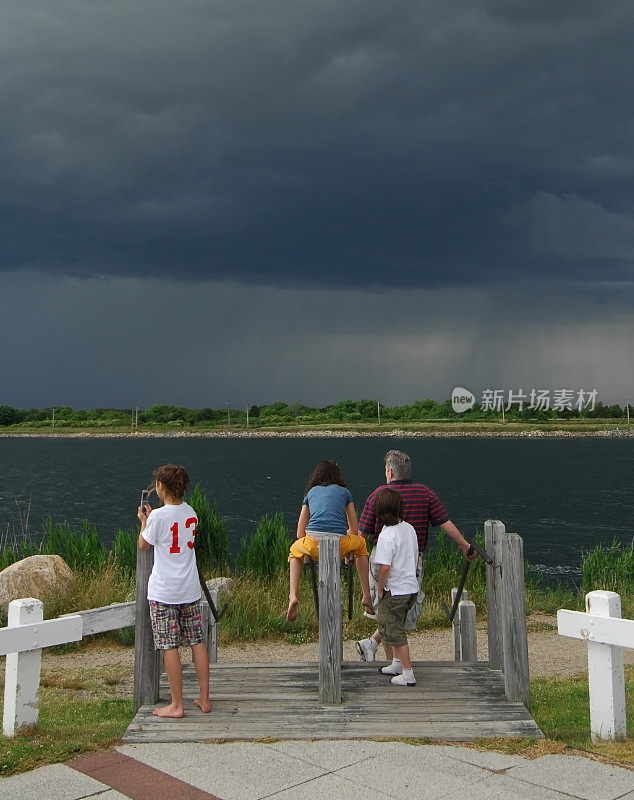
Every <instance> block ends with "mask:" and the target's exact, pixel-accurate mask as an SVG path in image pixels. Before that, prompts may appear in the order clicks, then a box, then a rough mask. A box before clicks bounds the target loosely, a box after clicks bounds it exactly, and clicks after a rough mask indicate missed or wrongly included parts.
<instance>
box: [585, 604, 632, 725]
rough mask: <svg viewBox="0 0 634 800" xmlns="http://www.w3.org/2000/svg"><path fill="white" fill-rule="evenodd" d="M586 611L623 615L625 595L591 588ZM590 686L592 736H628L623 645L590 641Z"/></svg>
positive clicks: (605, 615)
mask: <svg viewBox="0 0 634 800" xmlns="http://www.w3.org/2000/svg"><path fill="white" fill-rule="evenodd" d="M586 611H587V612H588V613H589V614H597V615H598V616H600V617H620V616H621V598H620V597H619V595H618V594H616V593H615V592H590V593H589V594H587V595H586ZM588 687H589V692H590V735H591V736H592V739H593V740H594V739H615V738H617V737H621V736H622V737H625V736H627V721H626V717H625V671H624V668H623V648H622V647H615V646H614V645H609V644H601V643H600V642H588Z"/></svg>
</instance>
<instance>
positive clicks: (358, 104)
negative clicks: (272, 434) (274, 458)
mask: <svg viewBox="0 0 634 800" xmlns="http://www.w3.org/2000/svg"><path fill="white" fill-rule="evenodd" d="M632 41H634V5H633V4H631V3H630V2H627V1H626V0H615V1H613V0H601V2H596V1H595V0H592V1H590V0H556V2H553V0H480V2H476V1H475V0H443V2H437V0H434V1H433V2H432V1H431V0H419V2H413V1H412V0H407V2H405V0H390V2H387V0H385V1H384V2H376V1H375V0H337V2H330V1H329V0H321V1H320V2H317V3H309V2H304V0H267V2H262V0H231V1H230V2H224V0H216V1H214V0H205V1H203V0H184V1H183V2H167V1H166V0H162V1H161V2H157V0H152V2H149V0H136V2H135V1H134V0H133V1H132V2H129V0H126V2H121V1H120V0H110V2H108V3H101V2H93V0H35V1H34V2H29V3H20V2H13V1H11V0H6V1H5V2H2V3H1V4H0V66H1V70H2V72H1V74H2V79H1V80H0V98H1V108H2V118H1V119H2V121H1V122H0V175H1V176H2V189H1V194H0V242H1V247H0V336H1V337H2V347H1V349H0V404H3V403H5V404H9V405H14V406H20V407H32V406H51V405H71V406H73V407H76V408H80V407H83V408H89V407H98V406H101V407H103V406H117V407H132V406H139V407H145V406H148V405H151V404H153V403H159V402H165V403H175V404H179V405H188V406H190V407H201V406H215V407H221V406H223V405H224V404H225V403H229V404H230V405H232V406H234V407H243V406H245V405H247V404H264V403H268V402H272V401H274V400H284V401H286V402H289V403H290V402H296V401H299V402H303V403H306V404H309V405H316V406H320V405H325V404H327V403H331V402H337V401H338V400H341V399H345V398H352V399H359V398H361V397H370V398H376V399H380V400H381V401H382V402H384V403H386V404H389V405H395V404H402V403H410V402H413V401H414V400H417V399H423V398H425V397H432V398H434V399H437V400H443V399H446V398H448V397H449V395H450V392H451V390H452V388H453V387H454V386H464V387H468V388H470V389H471V390H472V391H474V392H475V393H476V394H477V393H478V392H480V391H482V390H483V389H484V388H503V389H515V390H517V389H519V388H523V389H524V390H530V389H531V388H544V387H549V388H552V389H556V388H564V387H567V388H572V389H580V388H597V389H598V391H599V395H600V399H602V400H604V401H605V402H618V403H620V404H623V403H624V402H625V400H626V399H627V398H629V399H630V401H632V399H633V398H634V387H633V384H632V374H633V371H634V370H633V368H634V356H633V355H632V342H633V341H634V270H633V263H634V152H633V143H634V88H633V82H632V75H633V74H634V57H633V50H634V48H632Z"/></svg>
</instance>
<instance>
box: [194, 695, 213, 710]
mask: <svg viewBox="0 0 634 800" xmlns="http://www.w3.org/2000/svg"><path fill="white" fill-rule="evenodd" d="M194 705H195V706H198V708H199V709H200V710H201V711H202V712H203V714H209V712H210V711H211V703H210V702H209V700H205V701H204V702H203V701H202V700H201V699H200V697H197V698H196V699H195V700H194Z"/></svg>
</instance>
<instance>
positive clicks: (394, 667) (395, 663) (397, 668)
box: [379, 658, 411, 675]
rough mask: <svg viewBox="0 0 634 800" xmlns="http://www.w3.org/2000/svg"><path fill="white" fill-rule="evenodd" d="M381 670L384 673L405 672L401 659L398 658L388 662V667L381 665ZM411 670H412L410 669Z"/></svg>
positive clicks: (396, 673) (395, 673) (398, 673)
mask: <svg viewBox="0 0 634 800" xmlns="http://www.w3.org/2000/svg"><path fill="white" fill-rule="evenodd" d="M379 672H380V673H381V674H382V675H400V674H401V672H403V667H402V666H401V661H400V659H398V658H393V659H392V663H391V664H388V665H387V667H381V668H380V669H379ZM410 672H411V670H410Z"/></svg>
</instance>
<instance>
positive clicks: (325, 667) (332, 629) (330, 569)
mask: <svg viewBox="0 0 634 800" xmlns="http://www.w3.org/2000/svg"><path fill="white" fill-rule="evenodd" d="M314 535H315V534H314V533H313V532H311V536H314ZM316 538H317V539H318V540H319V702H320V703H321V704H323V705H337V704H339V703H341V647H342V640H343V620H342V616H341V569H340V564H339V561H340V557H339V553H340V541H341V536H339V535H337V534H335V533H320V534H319V535H318V536H317V537H316Z"/></svg>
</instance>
